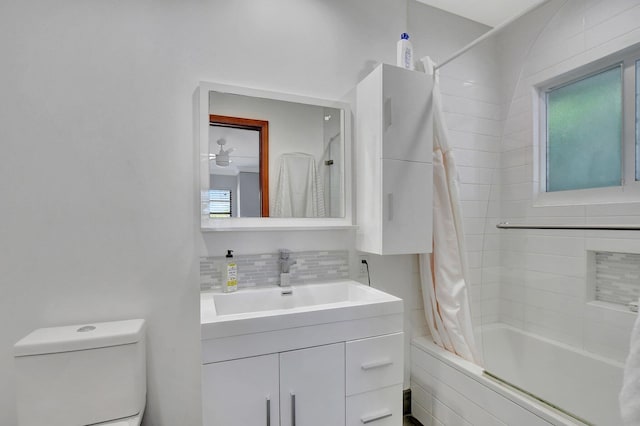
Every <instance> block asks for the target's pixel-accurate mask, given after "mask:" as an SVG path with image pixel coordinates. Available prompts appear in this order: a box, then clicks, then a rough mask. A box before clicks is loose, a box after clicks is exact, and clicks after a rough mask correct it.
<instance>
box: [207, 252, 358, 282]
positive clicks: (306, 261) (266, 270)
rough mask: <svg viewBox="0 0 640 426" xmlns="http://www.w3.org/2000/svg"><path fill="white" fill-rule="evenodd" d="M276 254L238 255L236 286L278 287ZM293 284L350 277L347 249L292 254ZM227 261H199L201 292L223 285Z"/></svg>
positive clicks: (278, 276) (222, 258)
mask: <svg viewBox="0 0 640 426" xmlns="http://www.w3.org/2000/svg"><path fill="white" fill-rule="evenodd" d="M278 258H279V254H278V253H275V252H274V253H265V254H247V255H237V256H234V257H233V259H234V261H235V262H236V264H237V265H238V287H239V288H247V287H258V286H265V285H278V283H279V281H280V265H279V263H278ZM291 259H293V260H295V261H296V264H295V265H293V266H291V270H290V273H291V283H292V284H311V283H318V282H323V281H333V280H340V279H347V278H349V252H348V251H347V250H330V251H300V252H292V253H291ZM225 261H226V258H225V257H223V256H220V257H201V258H200V289H201V290H209V289H211V288H215V287H220V286H221V285H222V271H223V265H224V264H225Z"/></svg>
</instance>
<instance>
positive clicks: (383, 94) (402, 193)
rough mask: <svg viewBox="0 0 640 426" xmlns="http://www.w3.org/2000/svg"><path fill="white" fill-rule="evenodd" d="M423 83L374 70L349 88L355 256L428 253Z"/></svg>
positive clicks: (429, 130) (429, 123)
mask: <svg viewBox="0 0 640 426" xmlns="http://www.w3.org/2000/svg"><path fill="white" fill-rule="evenodd" d="M432 89H433V83H432V80H431V77H430V76H428V75H426V74H425V73H422V72H418V71H410V70H406V69H403V68H399V67H395V66H392V65H386V64H381V65H379V66H378V67H377V68H376V69H375V70H374V71H373V72H371V74H369V75H368V76H367V77H365V79H364V80H362V81H361V82H360V83H359V84H358V87H357V101H356V104H357V110H356V148H355V157H356V192H357V197H356V203H357V222H358V223H357V224H358V231H357V234H356V248H357V249H358V250H360V251H364V252H369V253H375V254H411V253H428V252H431V250H432V248H431V244H432V243H431V236H432V221H433V219H432V218H433V215H432V203H433V202H432V185H433V118H432V111H431V106H432V101H431V92H432Z"/></svg>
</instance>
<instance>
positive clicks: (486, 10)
mask: <svg viewBox="0 0 640 426" xmlns="http://www.w3.org/2000/svg"><path fill="white" fill-rule="evenodd" d="M418 1H419V2H422V3H424V4H428V5H429V6H433V7H437V8H438V9H442V10H446V11H447V12H450V13H453V14H455V15H459V16H462V17H464V18H467V19H471V20H472V21H476V22H480V23H482V24H485V25H488V26H490V27H496V26H498V25H500V24H501V23H503V22H505V21H507V20H508V19H510V18H512V17H514V16H516V15H519V14H521V13H522V12H524V11H525V10H526V9H528V8H530V7H531V6H533V5H535V4H539V3H542V2H543V1H544V0H418Z"/></svg>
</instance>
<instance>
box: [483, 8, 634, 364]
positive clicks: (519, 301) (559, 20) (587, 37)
mask: <svg viewBox="0 0 640 426" xmlns="http://www.w3.org/2000/svg"><path fill="white" fill-rule="evenodd" d="M639 16H640V1H638V0H635V1H630V0H604V1H596V0H587V1H584V0H568V1H566V2H565V3H563V4H560V2H556V3H555V4H554V2H551V3H549V4H547V5H545V6H544V7H543V8H541V9H540V10H539V11H538V12H536V13H533V14H530V15H529V16H528V17H525V18H524V19H522V20H520V21H519V22H518V23H516V24H514V25H512V26H510V27H509V28H507V29H506V30H505V31H504V32H502V33H501V34H500V35H499V36H498V38H497V39H498V40H497V43H498V46H499V47H498V48H499V51H500V61H499V62H500V74H501V80H502V81H503V82H504V84H503V87H502V90H503V93H504V96H505V104H506V107H505V110H506V111H505V120H504V129H503V133H502V139H501V151H500V156H501V158H500V162H501V168H500V179H499V182H500V183H501V186H500V220H501V221H514V222H515V221H517V222H524V223H527V222H529V223H556V224H558V223H572V224H580V223H590V224H604V223H640V220H639V219H640V217H639V215H638V211H639V205H638V203H634V204H607V205H588V206H557V207H533V206H532V200H533V193H534V187H535V186H536V185H538V182H539V177H538V169H537V165H535V163H536V161H534V159H536V158H537V151H536V150H535V147H536V145H537V141H536V140H534V132H533V123H534V121H533V116H534V111H533V102H532V85H533V83H534V82H537V81H542V80H544V79H549V78H552V77H554V76H556V75H559V74H561V73H564V72H566V71H569V70H571V69H574V68H577V67H579V66H581V65H584V64H586V63H589V62H592V61H594V60H596V59H598V58H601V57H604V56H607V55H608V54H611V53H614V52H616V51H619V50H621V49H623V48H626V47H630V46H632V45H635V44H637V43H640V18H639ZM529 47H530V49H529ZM509 85H511V87H510V86H509ZM499 240H500V243H499V250H500V256H499V257H500V265H499V268H500V274H499V275H500V278H499V280H498V282H499V292H498V293H499V304H498V311H499V320H500V321H501V322H504V323H507V324H510V325H513V326H517V327H520V328H523V329H525V330H526V331H531V332H535V333H538V334H541V335H543V336H545V337H549V338H556V339H561V340H563V341H564V342H565V343H569V344H572V345H574V346H577V347H580V348H583V349H586V350H588V351H591V352H595V353H598V354H600V355H603V356H608V357H610V358H614V359H617V360H624V358H625V357H626V354H627V352H628V344H629V343H628V341H629V333H630V331H631V326H632V323H633V316H632V315H629V314H628V313H626V312H619V311H616V310H615V309H607V308H605V307H603V306H592V305H589V304H587V302H588V301H589V300H592V299H593V295H589V294H588V292H589V290H588V286H587V276H586V274H587V248H588V246H596V247H597V246H598V245H600V244H604V243H607V244H608V245H615V246H624V245H625V244H627V246H628V245H629V244H631V245H635V246H638V245H639V244H640V233H638V232H635V233H634V232H633V231H626V232H625V231H577V230H573V231H569V230H567V231H560V230H502V231H500V233H499ZM621 251H624V250H621ZM627 256H629V255H627ZM632 258H633V259H635V257H632ZM632 258H630V257H626V256H625V257H624V259H625V261H623V262H622V263H624V264H625V265H626V264H628V263H631V262H632ZM601 264H602V258H601ZM632 275H633V274H631V275H629V276H628V278H630V279H631V280H633V279H635V283H636V284H639V283H638V281H639V280H638V279H637V278H634V277H635V275H633V276H632ZM485 281H487V280H486V279H485ZM610 281H611V282H610V283H609V284H612V282H613V281H612V280H610ZM485 286H492V283H491V282H485ZM614 287H615V286H612V285H607V286H606V289H605V288H604V287H603V288H602V289H601V291H600V292H599V293H601V295H600V296H598V297H602V295H605V294H606V295H607V297H608V298H609V299H610V300H611V298H619V299H620V298H623V297H622V294H623V293H624V294H625V297H626V298H629V297H632V296H631V294H633V293H631V290H630V289H628V288H627V287H625V290H622V288H620V287H615V288H614ZM494 291H495V290H494V289H493V288H492V289H491V290H490V292H491V293H493V292H494ZM591 291H593V290H591ZM636 297H637V296H636ZM625 300H626V299H625ZM489 302H490V308H487V309H489V310H491V309H493V307H494V305H493V301H491V300H489Z"/></svg>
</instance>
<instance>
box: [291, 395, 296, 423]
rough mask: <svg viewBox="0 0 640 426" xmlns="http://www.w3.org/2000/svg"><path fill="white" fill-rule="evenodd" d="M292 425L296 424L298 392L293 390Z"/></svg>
mask: <svg viewBox="0 0 640 426" xmlns="http://www.w3.org/2000/svg"><path fill="white" fill-rule="evenodd" d="M291 426H296V394H295V393H293V392H291Z"/></svg>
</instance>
